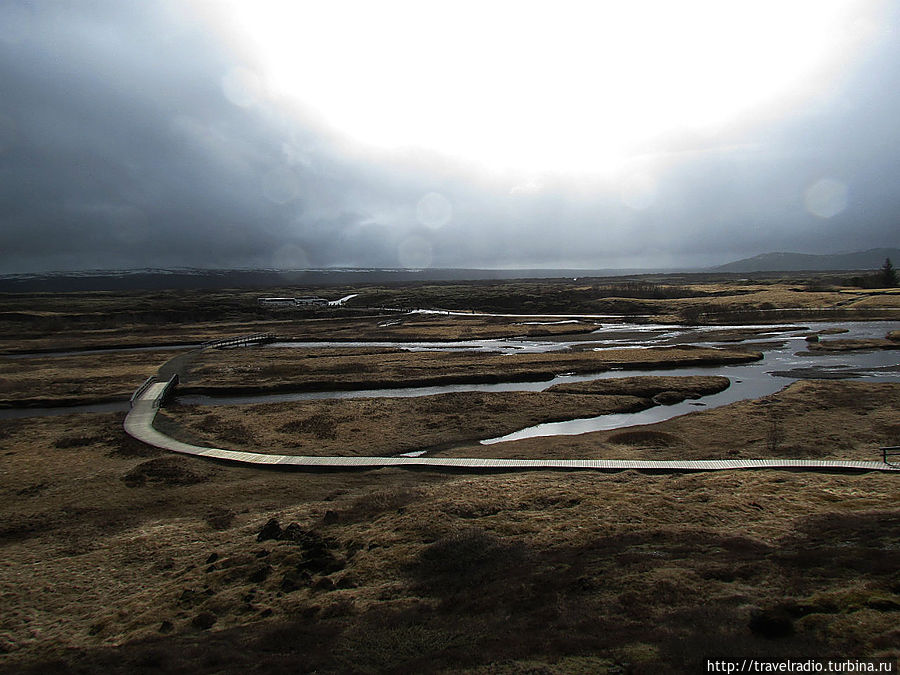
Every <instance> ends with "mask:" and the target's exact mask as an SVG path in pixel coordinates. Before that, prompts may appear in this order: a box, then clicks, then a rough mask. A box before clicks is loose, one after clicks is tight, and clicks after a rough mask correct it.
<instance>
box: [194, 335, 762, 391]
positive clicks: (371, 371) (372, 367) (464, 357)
mask: <svg viewBox="0 0 900 675" xmlns="http://www.w3.org/2000/svg"><path fill="white" fill-rule="evenodd" d="M760 358H762V354H761V353H759V352H755V351H750V350H744V349H739V348H735V349H720V348H711V347H694V346H684V347H659V348H650V349H609V350H604V351H598V352H594V351H577V352H576V351H561V352H549V353H538V354H496V353H479V354H469V353H465V352H446V353H445V352H413V353H410V352H404V351H400V350H396V351H393V352H382V353H377V354H374V355H373V354H370V353H365V354H351V355H344V354H341V353H340V352H337V353H335V351H329V352H326V353H324V354H323V353H321V351H319V350H313V351H311V352H310V351H307V350H299V349H278V350H275V349H262V350H259V349H251V350H228V351H213V350H210V351H205V352H203V353H201V354H199V355H198V357H197V359H196V360H195V361H194V363H193V364H192V366H191V368H190V371H189V372H188V373H187V377H186V382H187V384H186V385H185V386H182V387H180V391H181V392H182V393H216V392H221V393H239V392H240V393H250V392H256V391H262V392H264V391H304V390H307V391H314V390H320V389H361V388H378V387H407V386H430V385H435V384H450V383H454V382H501V381H519V380H549V379H551V378H553V377H554V376H555V375H558V374H559V373H563V372H572V373H598V372H603V371H607V370H610V369H612V368H678V367H686V366H699V365H721V364H729V363H747V362H750V361H755V360H758V359H760Z"/></svg>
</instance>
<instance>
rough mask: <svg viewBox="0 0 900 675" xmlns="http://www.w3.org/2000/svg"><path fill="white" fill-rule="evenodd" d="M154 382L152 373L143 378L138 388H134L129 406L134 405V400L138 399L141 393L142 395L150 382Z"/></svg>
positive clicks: (154, 378)
mask: <svg viewBox="0 0 900 675" xmlns="http://www.w3.org/2000/svg"><path fill="white" fill-rule="evenodd" d="M154 382H156V377H155V376H154V375H151V376H150V377H148V378H147V379H146V380H144V384H142V385H141V386H140V387H138V388H137V389H136V390H135V392H134V393H133V394H132V395H131V407H132V408H133V407H134V402H135V401H136V400H138V399H139V398H140V397H141V395H142V394H143V393H144V392H145V391H147V388H148V387H149V386H150V385H151V384H153V383H154Z"/></svg>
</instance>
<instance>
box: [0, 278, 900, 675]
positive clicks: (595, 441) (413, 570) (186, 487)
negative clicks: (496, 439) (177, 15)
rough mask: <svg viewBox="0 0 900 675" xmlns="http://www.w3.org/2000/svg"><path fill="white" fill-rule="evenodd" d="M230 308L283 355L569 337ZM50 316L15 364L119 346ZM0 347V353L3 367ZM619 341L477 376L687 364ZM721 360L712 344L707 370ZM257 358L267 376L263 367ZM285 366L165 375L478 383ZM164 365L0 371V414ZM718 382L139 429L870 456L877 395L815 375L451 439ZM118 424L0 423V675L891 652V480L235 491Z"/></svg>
mask: <svg viewBox="0 0 900 675" xmlns="http://www.w3.org/2000/svg"><path fill="white" fill-rule="evenodd" d="M388 290H389V291H390V292H395V291H393V290H391V289H388ZM750 290H751V291H752V289H750ZM396 292H400V291H396ZM752 292H756V291H752ZM335 293H338V291H335ZM297 294H298V295H299V294H301V293H297ZM751 294H752V293H751V292H748V293H746V294H744V295H745V296H749V295H751ZM706 297H721V296H706ZM735 297H737V296H735ZM795 300H796V298H791V302H794V301H795ZM115 302H119V299H115ZM160 302H161V301H160ZM178 302H179V301H178V299H177V298H174V299H173V300H172V307H171V308H170V310H171V313H172V314H173V315H175V314H177V313H178V312H180V311H181V310H180V309H179V304H178ZM661 302H662V301H661ZM69 304H70V306H71V307H77V306H78V302H76V301H75V299H73V300H72V301H71V302H70V303H69ZM785 306H789V305H785ZM92 308H93V311H97V305H92ZM16 311H19V310H18V309H17V310H16ZM148 311H149V310H148ZM233 311H234V312H235V318H234V320H233V321H232V320H231V319H229V320H228V321H225V322H224V323H227V324H229V325H228V326H227V327H225V326H220V328H221V330H222V332H226V333H227V332H254V331H255V330H257V328H259V327H260V326H264V325H269V324H266V322H267V321H271V322H273V323H272V324H271V325H274V324H275V323H278V324H279V326H280V327H279V328H277V329H274V330H276V332H279V334H285V335H286V336H290V337H296V338H303V339H309V338H310V337H311V336H312V335H313V334H317V335H321V336H322V337H325V336H327V337H329V339H332V338H333V337H334V335H333V332H329V331H338V330H340V331H343V333H342V335H344V336H346V337H345V339H349V338H350V337H351V336H353V337H356V338H357V339H380V338H377V337H373V336H376V335H377V336H381V333H380V332H379V331H382V330H385V329H390V330H392V331H395V333H394V334H393V335H392V337H391V338H381V339H400V334H399V333H397V332H396V331H402V332H403V336H402V339H412V338H416V337H418V338H421V339H436V338H438V337H444V338H445V339H448V338H460V337H463V333H467V332H468V334H467V335H465V337H466V339H470V338H473V337H488V336H490V337H499V336H503V337H510V336H513V335H523V334H525V331H527V330H535V331H538V330H552V331H553V330H556V331H561V332H562V331H572V330H574V329H575V328H578V327H577V326H574V325H572V324H559V325H557V326H540V325H535V326H530V327H529V326H521V325H514V324H515V323H516V322H517V320H515V319H510V318H506V319H502V318H498V317H472V318H470V317H463V318H457V317H434V316H432V317H429V316H423V317H422V318H421V319H418V318H411V319H410V320H409V321H407V322H404V323H403V324H402V325H400V324H398V325H394V326H389V327H386V328H379V326H378V324H379V323H383V322H384V321H385V317H383V316H382V317H381V318H377V317H373V318H371V319H369V318H361V317H358V316H357V317H332V318H328V319H322V320H319V319H313V320H309V321H301V320H298V319H296V318H292V319H282V318H268V319H265V320H262V319H260V321H259V322H255V321H249V320H248V321H245V320H244V318H242V317H240V316H237V311H238V310H237V309H234V310H233ZM246 311H247V312H255V311H256V309H255V308H252V307H251V308H248V309H246ZM185 315H187V313H185ZM110 316H112V315H110ZM57 319H58V317H57ZM133 319H134V317H130V318H129V320H133ZM60 320H61V319H60ZM110 321H111V322H112V323H114V322H113V321H112V319H110ZM317 322H318V323H317ZM470 322H471V323H470ZM69 325H70V328H72V330H70V331H66V332H65V333H63V334H60V335H59V336H58V337H57V342H55V343H54V342H53V339H54V338H53V337H48V336H47V335H46V334H40V331H39V330H38V329H37V328H34V337H33V342H30V343H27V344H26V346H28V345H30V346H31V347H32V348H33V349H42V348H50V347H52V346H54V345H55V346H57V347H59V348H73V347H78V346H80V347H90V346H96V345H97V343H98V342H102V341H103V340H110V343H109V344H112V343H113V342H114V341H115V340H116V339H118V340H119V341H123V340H124V336H126V335H127V334H128V331H129V329H128V327H127V326H125V325H110V326H108V327H106V328H105V329H104V330H105V331H106V332H105V333H104V334H103V335H102V336H100V335H99V334H98V333H91V334H89V333H90V331H88V330H87V329H85V330H84V331H83V332H79V329H78V328H77V326H76V325H75V324H69ZM77 325H81V324H80V323H79V324H77ZM234 325H240V326H241V328H240V329H239V330H237V331H235V330H233V328H234ZM442 326H443V328H441V327H442ZM19 327H20V328H21V326H19ZM339 327H343V328H339ZM444 329H446V330H444ZM5 330H7V331H8V332H6V333H4V335H6V337H7V342H6V343H4V344H5V345H7V346H10V345H12V344H14V343H15V344H16V345H17V346H18V348H20V349H21V348H22V346H23V344H25V343H24V342H23V341H22V340H19V341H18V342H16V341H15V340H13V339H12V337H11V333H12V331H13V328H10V327H9V326H8V325H5ZM135 330H136V334H139V335H141V336H142V337H141V340H143V341H145V342H147V343H151V344H152V343H154V341H156V340H158V341H160V342H162V341H167V342H176V343H177V342H191V341H195V340H200V339H205V338H208V337H210V336H213V335H215V333H216V325H215V323H214V322H210V323H209V324H208V325H204V326H201V325H200V324H197V323H191V322H190V321H187V320H186V321H185V323H184V324H179V323H177V322H176V323H175V324H166V325H165V326H164V327H162V328H160V329H159V330H158V331H157V333H153V332H152V329H151V323H150V320H149V319H148V320H147V323H144V324H141V325H140V326H138V327H137V328H136V329H135ZM416 330H419V332H416ZM442 330H443V332H442ZM582 330H584V328H582ZM354 331H355V332H354ZM738 337H739V336H737V337H736V338H735V339H738ZM834 338H835V339H839V338H840V336H834ZM825 340H826V337H825V336H822V342H824V341H825ZM156 344H159V342H157V343H156ZM810 344H814V343H812V342H811V343H810ZM348 349H349V350H350V351H348ZM701 350H705V348H701ZM25 351H28V349H26V350H25ZM622 351H623V352H625V351H628V352H629V354H612V355H611V354H610V351H601V352H561V353H550V354H517V355H515V358H513V359H509V358H508V357H507V361H508V363H509V364H510V366H509V367H510V369H511V370H515V369H516V368H519V369H521V370H522V372H523V373H527V374H529V375H533V374H534V373H535V372H544V371H548V372H559V370H576V369H578V368H588V369H593V368H598V367H601V368H602V367H608V365H609V363H610V359H612V361H613V362H615V363H619V361H617V359H619V360H621V359H623V358H625V357H626V356H627V357H628V358H629V359H652V358H658V354H659V353H663V354H666V355H667V356H671V355H673V354H682V355H688V356H696V355H698V354H699V351H700V350H697V349H694V350H692V349H682V348H679V349H669V350H622ZM654 351H655V352H657V356H654V355H653V352H654ZM748 351H749V350H747V349H742V348H741V346H740V343H739V342H736V343H735V347H734V350H731V349H729V350H728V351H727V352H724V353H732V352H733V353H734V354H737V355H741V354H742V355H743V357H744V358H746V356H747V352H748ZM274 352H277V353H278V354H284V358H285V359H287V360H285V361H282V362H281V363H280V364H279V363H276V361H274V360H273V361H271V362H270V361H269V359H275V357H274V356H269V354H270V353H274ZM637 352H644V353H647V354H649V355H638V354H637ZM311 353H313V354H314V357H308V354H307V356H304V353H303V352H301V350H290V349H282V350H268V351H266V350H235V351H230V352H221V353H216V354H209V355H207V354H203V355H201V357H200V358H197V359H195V360H193V361H191V362H190V363H189V364H186V365H185V368H186V369H187V374H188V383H187V384H188V386H197V387H199V386H201V385H204V386H208V387H215V386H220V387H223V388H228V387H236V386H238V383H239V382H240V381H241V380H242V379H243V378H244V377H245V375H246V374H247V372H249V371H248V370H247V369H252V368H260V369H263V368H270V369H271V370H270V371H269V374H268V377H269V378H270V379H269V380H265V379H264V378H262V377H261V378H260V380H259V381H261V382H263V383H265V384H267V385H271V386H272V387H277V386H281V385H284V386H293V387H295V386H296V385H297V382H298V381H302V382H313V381H323V382H327V381H329V380H330V379H333V380H334V381H336V382H339V381H340V380H341V378H346V382H352V383H356V382H359V381H366V382H370V383H378V384H380V385H384V384H402V383H404V382H406V381H408V380H423V379H429V378H434V377H438V376H440V377H464V376H466V375H467V374H468V375H472V376H475V375H478V374H479V373H481V372H482V371H481V370H480V368H482V367H483V368H484V372H486V373H488V374H498V375H502V374H503V369H502V366H499V365H498V366H492V365H491V364H490V360H491V358H492V357H489V356H486V355H473V354H465V353H463V354H459V353H446V354H438V355H431V354H418V353H414V354H408V353H399V352H397V351H396V350H390V349H388V350H383V349H362V348H357V349H356V350H355V351H352V348H342V349H341V348H327V349H326V348H321V349H320V350H314V351H313V352H311ZM172 355H173V353H172V352H134V353H116V354H103V355H94V354H85V355H74V356H64V357H49V356H48V357H42V358H41V359H39V360H36V361H30V360H26V359H18V360H8V359H7V360H3V362H2V365H3V367H4V368H6V369H7V370H4V371H3V374H2V375H0V377H3V378H4V379H3V382H5V383H6V384H5V386H6V387H7V388H6V389H5V391H6V393H5V394H4V397H7V398H9V399H10V401H14V400H16V399H17V398H20V397H21V398H28V397H29V396H30V397H32V398H40V397H45V398H48V399H54V398H58V399H60V400H66V399H68V398H71V397H78V396H82V397H84V398H85V399H87V398H89V397H91V396H99V395H100V393H99V392H102V391H114V392H116V395H118V393H119V392H122V394H123V395H124V396H126V397H127V395H128V393H130V390H131V389H133V388H134V387H136V386H137V385H138V384H139V383H140V382H141V381H142V380H143V379H144V378H145V377H146V376H147V375H149V374H152V372H153V371H154V370H155V369H156V368H157V367H158V365H159V364H160V363H161V362H162V361H164V360H165V359H167V358H169V357H171V356H172ZM264 355H265V356H264ZM263 356H264V358H260V357H263ZM305 358H306V359H307V362H304V359H305ZM679 358H680V357H679ZM823 358H831V357H827V356H826V357H823ZM603 359H606V360H607V361H603ZM498 360H499V359H498ZM29 362H30V363H32V368H31V374H30V375H29V367H28V365H27V364H28V363H29ZM279 365H280V367H281V368H280V369H278V366H279ZM363 366H367V367H366V368H363ZM303 368H305V370H304V369H303ZM16 369H18V370H16ZM257 372H258V373H262V372H263V371H262V370H260V371H257ZM16 373H18V374H16ZM298 373H302V375H299V374H298ZM523 376H524V375H523ZM28 377H30V378H31V380H30V381H29V383H27V384H23V382H24V381H25V380H26V379H27V378H28ZM106 378H109V379H106ZM721 386H723V383H722V382H721V381H719V380H718V379H717V378H688V377H684V378H681V377H679V376H678V371H677V369H676V370H672V372H671V375H666V376H655V377H651V378H629V379H624V380H623V379H619V380H616V379H612V380H603V381H595V382H587V383H574V384H565V385H558V386H556V387H553V388H552V389H550V390H548V391H544V392H495V393H484V392H459V393H453V394H444V395H440V396H431V397H426V398H414V399H388V398H385V399H351V400H345V401H302V402H291V403H278V404H258V405H242V406H221V407H214V408H206V407H203V406H173V407H171V408H169V409H168V410H166V411H165V413H164V415H165V419H164V420H163V421H162V424H163V425H164V426H165V428H166V430H167V431H170V432H171V433H172V434H173V435H178V434H182V435H184V437H185V438H187V439H193V440H198V441H202V442H204V443H210V444H222V445H223V446H224V447H234V448H240V447H247V448H248V449H249V448H251V447H252V448H253V449H255V450H257V451H261V452H265V451H267V450H271V451H275V452H278V451H284V450H285V449H293V450H296V454H326V453H331V454H354V453H359V454H370V455H377V454H382V453H385V452H388V451H393V452H403V451H406V450H413V449H416V450H417V449H422V448H428V449H430V450H431V452H433V453H437V454H446V455H453V456H490V457H524V458H536V457H554V458H556V457H604V458H631V457H633V458H648V459H678V458H685V459H706V458H765V457H789V458H832V457H833V458H841V459H876V458H877V457H878V455H877V449H878V447H880V446H882V445H896V444H897V443H898V439H900V421H898V419H897V414H896V411H897V410H898V408H900V384H898V383H866V382H858V381H855V382H854V381H839V380H835V381H832V380H815V381H799V382H796V383H795V384H792V385H791V386H789V387H788V388H786V389H784V390H783V391H781V392H779V393H777V394H775V395H772V396H767V397H764V398H762V399H759V400H756V401H743V402H739V403H735V404H731V405H728V406H723V407H721V408H716V409H711V410H705V411H700V412H697V413H694V414H691V415H688V416H682V417H678V418H675V419H672V420H669V421H666V422H662V423H659V424H655V425H649V426H643V427H631V428H628V429H618V430H613V431H602V432H595V433H590V434H583V435H579V436H564V437H555V438H537V439H527V440H522V441H517V442H511V443H502V444H496V445H491V446H483V445H480V444H478V443H477V440H479V439H480V438H483V437H485V436H496V435H499V434H502V433H504V432H505V431H507V430H512V429H515V428H520V427H522V426H526V425H529V424H534V423H537V422H542V421H550V420H554V419H561V418H565V417H567V416H570V414H571V411H572V410H573V409H577V410H578V411H586V412H588V413H589V414H592V415H593V414H600V413H603V412H607V411H620V410H626V409H639V408H641V407H646V406H649V405H654V404H657V403H659V404H662V403H663V402H664V401H661V399H660V398H659V397H660V395H661V394H665V393H668V394H669V396H670V397H671V396H672V395H678V394H679V393H680V394H681V395H694V394H700V393H706V392H708V391H713V390H715V389H716V388H718V387H721ZM39 391H41V392H47V393H46V394H44V393H39ZM654 398H656V399H657V400H656V401H654ZM664 398H665V397H664ZM123 415H124V414H120V413H94V414H73V415H63V416H56V417H31V418H22V419H12V420H4V421H3V426H2V427H0V457H2V464H0V467H2V468H0V471H2V481H0V549H2V556H0V604H2V607H3V611H2V613H0V672H9V673H54V672H58V673H68V672H73V671H75V672H78V671H81V672H112V673H116V672H120V673H135V672H137V673H155V672H191V673H220V672H238V671H242V672H261V673H262V672H265V673H272V672H276V673H277V672H311V671H316V672H325V673H327V672H334V673H344V672H359V673H381V672H470V673H557V672H568V673H587V672H591V673H593V672H618V673H622V672H635V673H657V672H696V670H695V667H696V665H697V664H701V663H703V662H705V660H706V659H715V658H725V657H744V656H748V657H752V656H762V657H766V658H777V657H785V658H786V657H794V658H796V657H828V656H833V657H836V658H849V657H859V656H889V657H892V658H895V659H896V658H898V657H900V649H898V645H900V630H898V628H897V625H898V621H897V619H898V617H900V613H898V612H900V496H898V491H897V489H896V488H897V476H894V475H876V474H829V473H800V472H786V471H743V472H727V473H696V474H666V475H652V474H644V473H638V472H631V471H628V472H620V473H598V472H579V473H565V472H547V471H541V472H533V473H522V474H492V475H465V474H453V473H437V472H432V471H408V470H406V471H404V470H395V469H381V470H376V471H363V472H335V473H332V472H323V473H315V472H278V471H264V470H259V469H255V468H245V467H240V466H233V465H227V464H215V463H210V462H205V461H203V460H200V459H195V458H189V457H179V456H174V455H170V454H165V453H162V452H159V451H157V450H154V449H153V448H150V447H147V446H144V445H143V444H141V443H138V442H137V441H134V440H133V439H131V438H129V437H128V436H126V435H125V434H124V433H123V432H122V430H121V429H122V418H123Z"/></svg>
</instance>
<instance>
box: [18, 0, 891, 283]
mask: <svg viewBox="0 0 900 675" xmlns="http://www.w3.org/2000/svg"><path fill="white" fill-rule="evenodd" d="M891 21H892V25H891V26H889V27H888V28H889V29H890V28H893V29H896V28H897V24H898V23H900V22H898V21H897V12H896V11H895V12H894V15H893V16H892V17H891ZM868 59H869V60H868V62H866V63H865V64H863V65H862V66H861V67H860V68H859V69H858V71H857V72H856V73H855V75H854V76H853V77H852V78H851V79H849V80H848V81H847V82H845V83H844V84H843V85H842V87H843V88H842V89H841V90H840V91H839V92H838V95H836V96H833V97H832V98H830V99H827V100H825V101H824V102H821V101H820V102H818V103H817V104H816V105H815V106H812V105H811V106H808V107H807V108H803V109H801V110H799V111H798V112H796V113H795V114H794V115H793V116H791V117H788V118H786V119H782V120H779V121H777V122H771V123H767V124H763V123H759V124H757V125H755V126H754V127H751V128H748V129H746V130H744V131H743V132H741V133H740V134H734V135H732V136H731V137H729V138H712V139H710V138H706V139H696V142H688V143H685V142H683V141H682V142H681V144H680V145H679V146H677V147H676V146H674V145H673V146H671V147H668V148H664V149H659V148H655V149H653V150H652V152H651V153H650V155H651V156H650V157H649V159H648V161H650V162H651V163H652V164H653V166H655V167H656V166H661V167H662V168H655V169H654V170H653V171H649V172H648V173H647V175H646V176H644V175H642V174H641V171H638V172H637V179H636V180H637V182H636V183H634V184H629V183H628V181H627V180H626V181H625V184H624V186H623V185H618V184H610V183H604V182H600V181H598V182H596V183H595V184H592V183H590V182H589V181H585V180H579V181H574V182H572V181H568V180H566V179H565V178H564V177H562V178H558V179H554V178H553V177H552V176H550V177H547V176H542V177H537V178H534V179H531V178H529V177H527V176H526V177H523V176H517V177H515V178H514V179H513V178H512V177H510V178H509V179H507V178H505V177H501V178H496V177H492V178H485V177H484V176H482V177H475V176H474V174H470V173H468V172H467V171H466V169H465V167H463V166H458V165H454V164H452V163H450V162H448V161H446V160H443V159H441V158H439V157H435V156H432V155H428V154H427V153H422V152H418V153H414V152H411V151H410V152H406V153H393V154H382V155H374V154H365V153H363V152H362V151H360V150H354V149H353V148H350V149H347V146H346V145H345V144H342V143H338V142H337V140H336V139H335V138H333V137H332V136H329V135H328V134H326V133H325V132H323V131H322V130H321V129H319V128H317V127H316V126H315V125H314V124H312V123H310V122H304V121H303V119H304V118H303V117H302V116H301V115H298V114H297V111H292V110H289V109H286V108H282V107H279V106H278V105H276V104H275V103H273V102H271V101H267V100H262V101H260V102H258V103H254V102H253V101H252V100H251V101H247V102H245V101H241V100H240V96H239V95H238V96H237V97H235V96H234V95H232V99H233V100H237V103H238V104H236V103H235V102H233V101H232V100H229V98H228V96H226V93H225V92H223V82H226V87H227V86H228V83H232V84H233V80H229V79H228V78H229V77H231V76H233V74H234V73H236V72H237V73H240V72H241V71H236V70H235V69H236V68H241V67H243V66H249V67H251V68H252V63H251V64H246V63H244V62H243V61H242V60H241V58H240V55H239V54H238V53H237V52H235V51H234V50H233V49H230V48H227V47H226V46H225V44H224V43H223V42H222V41H221V39H220V38H217V37H216V36H215V33H213V31H212V30H211V28H210V27H209V26H208V25H205V24H203V23H202V22H201V21H200V20H199V19H197V18H196V17H192V16H191V15H190V14H189V13H188V12H187V11H186V10H184V9H183V7H182V6H181V5H180V4H179V3H171V4H167V3H164V2H160V3H143V2H141V3H130V2H119V1H117V0H116V1H112V0H110V1H107V2H102V1H96V2H80V3H71V4H66V5H64V4H63V3H46V4H31V3H16V2H6V3H3V4H2V5H0V91H2V97H0V273H4V272H25V271H40V270H48V269H88V268H123V267H164V266H197V267H244V266H259V267H272V266H276V267H304V266H329V265H345V266H373V267H374V266H427V265H434V266H478V267H510V266H517V265H519V266H523V267H529V266H539V265H559V266H578V265H584V266H594V267H600V266H608V267H614V266H635V265H660V264H671V265H691V264H705V263H708V264H712V263H715V262H724V261H726V260H728V259H730V258H735V257H743V256H745V255H753V254H756V253H760V252H765V251H770V250H786V249H789V250H801V251H808V252H828V251H834V250H858V249H863V248H867V247H875V246H896V245H898V244H900V241H898V235H897V232H898V228H897V214H898V213H900V191H898V190H896V185H897V184H898V178H900V125H898V124H897V123H896V120H897V119H900V77H898V72H900V50H898V45H897V41H896V40H893V41H892V40H885V41H883V42H882V43H881V46H880V48H879V49H878V50H877V51H874V52H873V53H871V54H870V55H869V57H868ZM229 74H231V76H230V75H229ZM232 94H233V92H232ZM238 94H240V92H238ZM635 165H636V166H641V160H640V158H637V159H636V162H635ZM823 179H829V180H832V181H836V182H837V183H839V184H840V185H843V186H845V188H846V191H845V193H842V194H841V195H837V198H841V197H842V196H843V199H844V201H845V206H844V208H843V209H841V210H839V212H836V213H834V214H830V215H827V217H825V216H821V215H819V216H817V215H814V214H812V213H810V210H809V209H808V204H807V192H808V191H809V190H810V188H811V187H812V186H814V185H815V184H816V182H817V181H821V180H823ZM827 185H831V184H827ZM826 192H827V191H826ZM429 193H438V194H439V195H440V198H441V199H444V200H445V202H446V204H447V205H448V206H447V208H448V209H449V211H447V213H446V214H444V213H443V212H442V211H441V208H443V207H442V205H443V204H444V203H445V202H440V201H437V202H434V203H430V206H429V208H431V207H432V206H434V204H437V211H434V209H432V210H431V211H428V210H427V209H426V211H425V213H426V216H427V217H426V218H425V220H426V221H428V219H429V218H431V219H432V221H433V222H423V211H422V207H421V205H420V200H422V198H423V197H425V196H426V195H428V194H429ZM827 196H828V195H827V194H826V197H827ZM427 205H428V203H427V204H426V206H427ZM417 206H419V209H418V210H417ZM826 207H828V204H826ZM428 214H431V215H428ZM435 214H436V215H435ZM435 218H436V220H435Z"/></svg>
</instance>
